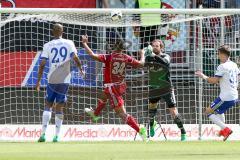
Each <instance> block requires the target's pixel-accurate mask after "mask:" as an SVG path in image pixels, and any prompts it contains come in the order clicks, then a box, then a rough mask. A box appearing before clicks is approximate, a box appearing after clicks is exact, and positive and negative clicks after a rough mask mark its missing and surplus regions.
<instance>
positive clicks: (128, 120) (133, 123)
mask: <svg viewBox="0 0 240 160" xmlns="http://www.w3.org/2000/svg"><path fill="white" fill-rule="evenodd" d="M114 110H115V113H116V114H117V115H118V116H119V117H120V118H121V119H122V121H124V122H125V123H126V124H128V125H129V126H130V127H132V128H133V129H134V130H135V131H136V132H138V133H139V134H140V136H141V137H142V139H143V140H144V141H146V138H147V134H146V128H145V127H141V128H140V127H139V124H138V123H137V122H136V120H135V118H134V117H133V116H131V115H129V114H127V113H126V110H125V108H124V106H122V107H115V108H114Z"/></svg>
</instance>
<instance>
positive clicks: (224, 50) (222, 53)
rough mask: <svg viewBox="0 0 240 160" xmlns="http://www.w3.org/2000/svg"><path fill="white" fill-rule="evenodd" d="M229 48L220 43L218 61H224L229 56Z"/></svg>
mask: <svg viewBox="0 0 240 160" xmlns="http://www.w3.org/2000/svg"><path fill="white" fill-rule="evenodd" d="M230 54H231V48H230V47H229V46H228V45H225V44H224V45H222V46H220V47H219V48H218V57H219V59H220V61H225V60H227V59H228V58H229V57H230Z"/></svg>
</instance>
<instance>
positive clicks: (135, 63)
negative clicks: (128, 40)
mask: <svg viewBox="0 0 240 160" xmlns="http://www.w3.org/2000/svg"><path fill="white" fill-rule="evenodd" d="M127 63H128V65H130V66H132V67H138V66H139V65H140V62H139V61H138V60H136V59H135V58H133V57H131V56H128V55H127Z"/></svg>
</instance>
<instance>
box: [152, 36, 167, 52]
mask: <svg viewBox="0 0 240 160" xmlns="http://www.w3.org/2000/svg"><path fill="white" fill-rule="evenodd" d="M152 48H153V53H155V54H160V53H161V52H162V51H163V50H164V44H163V42H162V41H161V40H160V39H155V40H153V41H152Z"/></svg>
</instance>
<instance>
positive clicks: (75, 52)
mask: <svg viewBox="0 0 240 160" xmlns="http://www.w3.org/2000/svg"><path fill="white" fill-rule="evenodd" d="M69 53H70V57H71V58H72V57H73V55H74V54H77V49H76V47H75V44H74V43H73V41H70V47H69Z"/></svg>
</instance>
